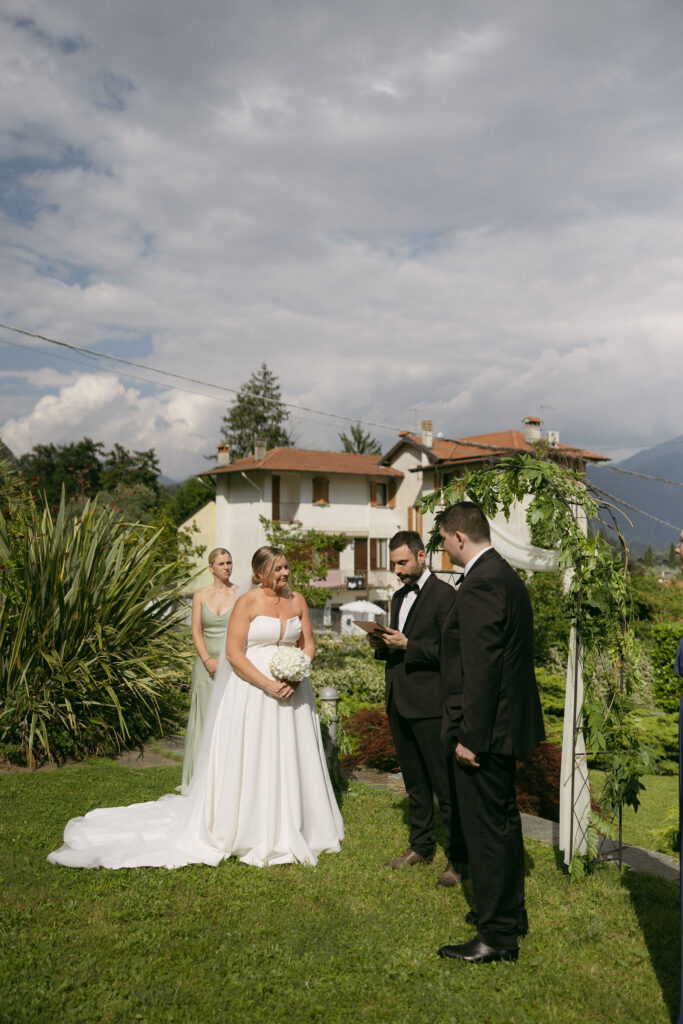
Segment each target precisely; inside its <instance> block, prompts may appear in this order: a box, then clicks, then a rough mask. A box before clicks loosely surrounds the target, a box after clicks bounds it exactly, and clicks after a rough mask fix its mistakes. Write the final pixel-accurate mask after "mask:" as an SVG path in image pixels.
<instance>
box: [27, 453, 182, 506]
mask: <svg viewBox="0 0 683 1024" xmlns="http://www.w3.org/2000/svg"><path fill="white" fill-rule="evenodd" d="M19 472H20V474H21V476H22V477H23V478H24V480H25V481H26V483H27V484H28V485H29V486H31V487H33V488H34V489H35V490H37V491H44V492H45V497H46V498H47V501H48V504H49V505H51V506H52V505H58V504H59V501H60V498H61V495H62V487H64V492H65V494H66V498H67V500H70V499H74V498H75V497H76V496H85V497H92V496H93V495H95V494H97V493H99V492H100V491H106V492H107V495H108V496H111V495H114V496H121V495H128V494H129V493H130V492H131V491H132V490H133V489H134V488H136V487H139V486H142V487H144V488H148V489H149V491H150V492H151V493H152V494H153V495H154V498H155V501H156V502H158V501H159V499H160V498H161V497H162V488H161V485H160V483H159V473H160V472H161V470H160V467H159V460H158V458H157V454H156V452H155V451H154V449H153V448H150V449H148V450H147V451H141V452H138V451H132V452H130V451H128V449H127V448H124V447H123V445H121V444H118V442H115V443H114V447H113V448H112V449H111V450H110V451H105V448H104V445H103V444H102V442H101V441H93V440H92V438H90V437H84V438H83V439H82V440H81V441H72V442H70V443H69V444H37V445H34V447H33V448H32V449H31V451H30V452H27V453H26V454H25V455H22V456H21V458H20V459H19ZM110 503H111V502H110Z"/></svg>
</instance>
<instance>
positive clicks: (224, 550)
mask: <svg viewBox="0 0 683 1024" xmlns="http://www.w3.org/2000/svg"><path fill="white" fill-rule="evenodd" d="M219 555H227V556H228V558H230V559H232V555H231V554H230V552H229V551H228V549H227V548H214V549H213V551H209V559H208V561H209V565H213V563H214V562H215V561H216V559H217V558H218V556H219Z"/></svg>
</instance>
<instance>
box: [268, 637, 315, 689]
mask: <svg viewBox="0 0 683 1024" xmlns="http://www.w3.org/2000/svg"><path fill="white" fill-rule="evenodd" d="M268 667H269V669H270V672H271V675H272V676H273V678H274V679H282V680H284V682H286V683H300V682H301V680H302V679H305V678H306V676H307V675H308V672H309V669H310V667H311V659H310V658H309V657H308V655H307V654H305V653H304V652H303V651H302V650H301V648H300V647H289V646H287V647H278V649H277V651H276V652H275V654H274V655H273V657H272V658H271V659H270V664H269V666H268Z"/></svg>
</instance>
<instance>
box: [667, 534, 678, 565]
mask: <svg viewBox="0 0 683 1024" xmlns="http://www.w3.org/2000/svg"><path fill="white" fill-rule="evenodd" d="M668 563H669V568H670V569H678V568H679V567H680V561H679V558H678V555H677V554H676V548H675V547H674V542H673V541H671V546H670V548H669V558H668Z"/></svg>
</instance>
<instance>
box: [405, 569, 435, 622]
mask: <svg viewBox="0 0 683 1024" xmlns="http://www.w3.org/2000/svg"><path fill="white" fill-rule="evenodd" d="M430 576H431V573H430V571H429V569H424V570H423V572H422V575H421V576H420V578H419V580H415V583H416V584H417V586H418V587H419V588H420V590H422V588H423V587H424V585H425V583H426V582H427V580H428V579H429V577H430ZM416 600H417V594H416V593H415V591H414V590H409V591H408V593H407V594H405V595H404V597H403V600H402V601H401V607H400V608H399V610H398V629H399V633H402V632H403V627H404V626H405V624H406V619H407V618H408V612H409V611H410V609H411V608H412V607H413V605H414V604H415V601H416Z"/></svg>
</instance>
